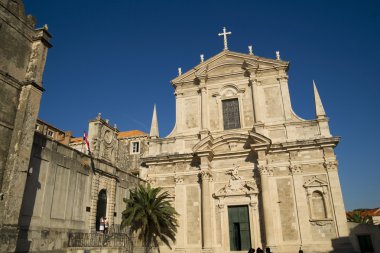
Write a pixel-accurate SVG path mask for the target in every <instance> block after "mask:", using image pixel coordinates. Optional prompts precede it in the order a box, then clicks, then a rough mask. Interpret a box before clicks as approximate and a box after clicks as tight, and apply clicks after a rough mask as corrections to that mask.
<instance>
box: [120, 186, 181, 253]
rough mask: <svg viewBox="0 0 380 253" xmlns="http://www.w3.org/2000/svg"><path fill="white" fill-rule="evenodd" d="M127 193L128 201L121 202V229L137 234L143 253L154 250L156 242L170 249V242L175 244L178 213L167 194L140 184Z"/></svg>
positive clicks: (160, 189) (156, 245)
mask: <svg viewBox="0 0 380 253" xmlns="http://www.w3.org/2000/svg"><path fill="white" fill-rule="evenodd" d="M130 192H131V195H130V198H129V199H124V202H125V203H126V209H125V211H123V216H122V222H121V226H122V227H126V226H129V227H130V229H131V232H132V233H135V232H137V233H138V238H139V239H140V240H142V242H143V243H144V246H145V249H146V252H150V250H151V248H152V247H158V242H159V241H161V242H163V243H165V244H166V245H167V246H168V247H169V248H171V245H170V241H173V242H175V235H176V233H177V227H178V221H177V215H178V213H177V212H176V210H175V209H174V208H173V207H172V205H171V203H170V196H169V193H168V192H166V191H162V188H160V187H158V188H152V187H151V186H150V185H148V186H147V187H144V186H142V185H140V186H139V187H138V188H136V189H134V190H131V191H130Z"/></svg>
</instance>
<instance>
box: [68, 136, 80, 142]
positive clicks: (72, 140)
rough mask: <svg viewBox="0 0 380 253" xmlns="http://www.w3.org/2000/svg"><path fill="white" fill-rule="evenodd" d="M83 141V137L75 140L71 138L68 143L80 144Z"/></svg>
mask: <svg viewBox="0 0 380 253" xmlns="http://www.w3.org/2000/svg"><path fill="white" fill-rule="evenodd" d="M82 141H83V137H77V138H71V139H70V143H78V142H82Z"/></svg>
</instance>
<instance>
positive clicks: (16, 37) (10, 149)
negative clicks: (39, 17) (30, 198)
mask: <svg viewBox="0 0 380 253" xmlns="http://www.w3.org/2000/svg"><path fill="white" fill-rule="evenodd" d="M35 23H36V20H35V19H34V17H33V16H31V15H25V13H24V5H23V2H22V1H21V0H0V239H1V242H0V251H1V249H2V247H3V245H4V241H3V239H4V238H5V237H6V238H17V237H18V236H19V230H18V221H19V215H20V210H21V205H22V201H23V193H24V189H25V185H26V179H27V174H28V171H29V167H28V165H29V159H30V153H31V149H32V142H33V135H34V129H35V125H36V120H37V114H38V111H39V106H40V99H41V94H42V92H43V88H42V74H43V71H44V67H45V61H46V56H47V51H48V48H50V47H51V44H50V42H49V41H50V38H51V35H50V34H49V32H48V28H47V26H46V25H45V26H44V27H43V28H39V29H35V27H34V26H35ZM6 238H5V239H6ZM12 240H13V239H12Z"/></svg>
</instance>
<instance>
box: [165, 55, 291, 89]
mask: <svg viewBox="0 0 380 253" xmlns="http://www.w3.org/2000/svg"><path fill="white" fill-rule="evenodd" d="M288 65H289V63H288V62H285V61H279V60H274V59H268V58H263V57H258V56H254V55H249V54H242V53H238V52H232V51H228V50H224V51H222V52H220V53H219V54H217V55H215V56H213V57H211V58H210V59H208V60H206V61H204V62H202V63H200V64H198V65H197V66H195V67H194V68H193V69H191V70H189V71H187V72H185V73H183V74H182V75H180V76H178V77H177V78H175V79H173V80H172V83H173V84H177V83H186V82H194V81H196V79H197V78H198V79H203V78H212V77H218V76H223V75H226V74H231V73H234V74H244V73H245V72H246V71H247V70H254V71H255V70H257V71H260V70H269V69H273V68H287V67H288Z"/></svg>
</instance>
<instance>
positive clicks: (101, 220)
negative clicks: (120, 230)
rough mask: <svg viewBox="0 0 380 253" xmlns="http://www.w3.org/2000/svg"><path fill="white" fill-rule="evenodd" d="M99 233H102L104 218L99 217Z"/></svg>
mask: <svg viewBox="0 0 380 253" xmlns="http://www.w3.org/2000/svg"><path fill="white" fill-rule="evenodd" d="M99 231H100V233H104V217H103V216H102V217H100V222H99Z"/></svg>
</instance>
